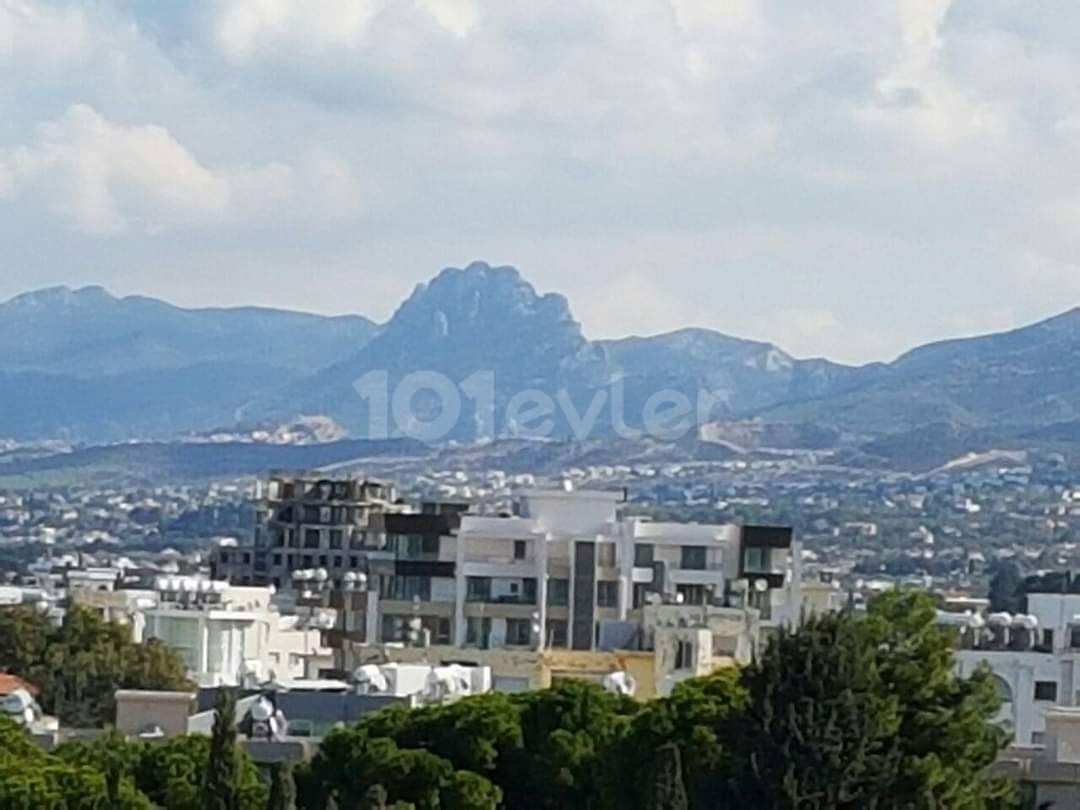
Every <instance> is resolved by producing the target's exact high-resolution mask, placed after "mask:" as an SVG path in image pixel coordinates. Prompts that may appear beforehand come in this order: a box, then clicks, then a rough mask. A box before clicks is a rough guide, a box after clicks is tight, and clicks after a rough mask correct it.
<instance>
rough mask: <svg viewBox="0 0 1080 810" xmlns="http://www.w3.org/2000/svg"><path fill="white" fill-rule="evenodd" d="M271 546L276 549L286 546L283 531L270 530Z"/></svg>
mask: <svg viewBox="0 0 1080 810" xmlns="http://www.w3.org/2000/svg"><path fill="white" fill-rule="evenodd" d="M270 545H272V546H273V547H274V548H281V547H282V546H283V545H285V532H283V531H282V530H281V529H271V530H270Z"/></svg>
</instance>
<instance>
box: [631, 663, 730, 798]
mask: <svg viewBox="0 0 1080 810" xmlns="http://www.w3.org/2000/svg"><path fill="white" fill-rule="evenodd" d="M747 700H748V698H747V693H746V689H745V688H744V687H743V685H742V683H741V681H740V673H739V671H738V670H737V669H734V668H732V669H725V670H721V671H719V672H716V673H714V674H712V675H709V676H707V677H704V678H694V679H691V680H688V681H683V682H682V683H680V684H678V685H677V686H676V687H675V689H674V690H672V693H671V695H670V696H669V697H668V698H666V699H664V700H654V701H651V702H649V703H648V704H646V705H645V706H644V707H643V708H642V710H641V711H640V712H639V713H638V714H637V715H636V716H635V717H634V718H633V721H632V725H631V729H630V732H629V734H628V735H627V738H626V740H625V741H624V743H623V745H622V747H621V753H620V767H619V768H618V769H617V771H616V773H615V774H614V777H615V779H614V784H613V785H612V790H613V791H614V792H615V794H616V795H617V796H619V797H620V804H619V806H620V807H634V806H636V804H637V803H639V802H640V801H641V799H640V797H641V796H643V795H645V794H646V792H647V791H648V789H649V787H650V785H651V774H652V769H653V763H654V760H655V757H656V752H657V751H658V750H659V749H660V748H661V747H662V746H663V745H665V744H666V743H668V742H671V743H674V744H675V745H676V746H678V748H679V753H680V758H681V763H682V774H683V783H684V785H685V786H686V790H687V794H688V799H689V804H690V807H694V808H698V807H700V808H713V807H714V806H715V801H716V797H717V796H718V795H720V794H721V793H722V792H723V791H724V790H726V789H727V778H728V774H729V772H730V770H731V748H732V746H731V744H730V742H731V740H732V739H733V737H734V736H735V735H736V734H737V733H738V731H737V722H738V721H739V719H740V718H741V717H742V714H743V712H744V711H745V709H746V707H747Z"/></svg>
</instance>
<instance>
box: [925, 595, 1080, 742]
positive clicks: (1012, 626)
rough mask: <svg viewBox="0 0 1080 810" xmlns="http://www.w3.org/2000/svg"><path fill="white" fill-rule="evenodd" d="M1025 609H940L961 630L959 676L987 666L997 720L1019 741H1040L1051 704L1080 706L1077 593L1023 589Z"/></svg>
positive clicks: (1079, 599)
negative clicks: (990, 611)
mask: <svg viewBox="0 0 1080 810" xmlns="http://www.w3.org/2000/svg"><path fill="white" fill-rule="evenodd" d="M1027 608H1028V612H1027V613H1026V614H1017V615H1015V616H1013V615H1010V614H1008V613H993V614H990V615H989V616H987V617H985V618H983V617H982V616H980V615H978V614H974V613H966V614H949V613H946V614H942V615H941V617H940V620H941V621H942V622H943V623H947V624H951V625H955V626H957V627H959V628H960V630H961V642H960V649H959V650H957V653H956V658H957V666H958V669H959V672H960V674H961V675H962V676H965V677H966V676H969V675H971V674H972V673H973V672H974V671H975V670H976V669H977V668H978V667H979V666H980V665H983V664H985V665H987V666H989V667H990V670H991V671H992V673H993V675H994V680H995V683H996V685H997V687H998V692H999V695H1000V697H1001V701H1002V706H1001V710H1000V713H999V717H998V719H999V721H1000V722H1001V723H1002V724H1003V725H1004V726H1005V727H1006V728H1008V729H1009V730H1010V731H1011V732H1012V733H1013V735H1014V741H1015V744H1016V745H1018V746H1021V747H1026V746H1038V745H1042V744H1043V743H1044V741H1045V738H1046V728H1047V722H1046V718H1047V715H1048V714H1049V713H1052V712H1053V711H1054V710H1055V708H1056V707H1062V706H1065V707H1074V706H1080V594H1062V593H1029V594H1028V596H1027Z"/></svg>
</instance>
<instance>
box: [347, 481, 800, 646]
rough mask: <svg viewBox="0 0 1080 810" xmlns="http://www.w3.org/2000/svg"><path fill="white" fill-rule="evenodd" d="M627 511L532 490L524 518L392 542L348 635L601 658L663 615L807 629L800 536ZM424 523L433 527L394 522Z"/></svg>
mask: <svg viewBox="0 0 1080 810" xmlns="http://www.w3.org/2000/svg"><path fill="white" fill-rule="evenodd" d="M623 501H624V494H623V493H621V492H606V491H575V490H572V489H569V488H564V489H557V490H528V491H526V492H524V493H522V494H521V495H520V496H519V498H518V499H517V501H516V503H515V507H514V510H513V514H506V515H472V514H467V513H466V514H460V513H458V514H456V517H458V518H460V523H459V524H458V523H457V520H455V521H454V522H453V523H448V522H444V523H443V528H442V529H439V530H437V531H436V530H435V529H432V530H431V531H430V532H429V533H426V534H415V535H414V534H407V535H398V534H395V533H393V532H391V533H389V534H388V535H387V538H386V548H385V550H384V551H383V552H374V553H371V554H369V558H370V559H371V561H372V567H371V572H372V573H369V574H364V575H357V576H353V577H350V578H348V579H346V581H345V583H344V584H345V587H346V588H348V589H349V590H348V591H346V593H345V595H344V597H343V599H342V601H341V602H340V604H341V606H342V607H343V608H344V610H343V612H342V624H341V625H339V631H340V632H341V633H342V634H343V636H344V638H345V639H347V640H351V641H354V642H359V643H368V644H374V643H386V642H405V641H409V640H410V639H412V640H415V637H416V635H417V633H418V632H419V633H421V634H423V635H424V637H425V638H426V642H427V643H434V644H441V645H452V646H456V647H461V648H469V647H472V648H481V649H491V648H503V647H507V648H514V647H518V648H529V649H533V650H543V649H547V648H553V649H559V648H565V649H570V650H580V651H588V650H594V649H597V648H598V643H599V640H600V637H601V635H602V634H604V633H609V634H610V633H614V634H615V635H616V636H617V635H619V634H620V633H621V634H622V635H623V636H624V637H627V636H629V635H632V634H633V632H635V630H637V631H638V632H640V628H641V626H642V618H643V609H644V608H645V607H646V605H648V604H652V603H664V602H666V603H670V604H682V605H686V606H695V605H699V606H702V607H706V606H728V607H739V608H741V607H753V608H755V609H757V611H758V612H759V613H760V616H761V618H762V620H763V624H765V625H766V626H767V625H769V624H772V625H773V626H775V625H777V624H778V623H781V622H786V621H792V622H793V621H795V620H796V619H797V618H798V612H799V607H798V606H799V604H800V600H801V595H800V589H799V584H800V573H799V547H798V543H797V542H795V541H793V540H792V533H791V530H790V529H782V528H773V527H749V526H744V527H740V526H735V525H699V524H689V523H667V522H653V521H650V520H646V519H643V518H625V517H623V516H622V515H621V513H620V512H621V505H622V503H623ZM420 517H427V518H429V519H433V515H426V516H398V517H397V518H395V519H394V520H395V521H401V526H402V527H405V526H407V525H410V524H409V521H410V520H412V521H414V522H418V521H419V518H420ZM455 524H456V527H455ZM391 525H392V524H391V523H388V527H389V526H391ZM417 525H419V524H417ZM385 554H390V555H391V556H390V558H389V559H388V560H383V559H382V556H385ZM387 565H389V566H390V567H389V568H387V567H386V566H387ZM375 571H382V572H385V573H378V574H376V573H374V572H375Z"/></svg>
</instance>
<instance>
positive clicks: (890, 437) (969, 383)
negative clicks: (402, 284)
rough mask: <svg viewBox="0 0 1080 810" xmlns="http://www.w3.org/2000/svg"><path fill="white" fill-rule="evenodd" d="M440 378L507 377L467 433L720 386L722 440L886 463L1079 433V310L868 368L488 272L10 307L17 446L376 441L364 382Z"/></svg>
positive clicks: (7, 409) (29, 297)
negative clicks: (278, 431)
mask: <svg viewBox="0 0 1080 810" xmlns="http://www.w3.org/2000/svg"><path fill="white" fill-rule="evenodd" d="M424 371H430V372H435V373H437V374H439V375H443V377H444V378H446V379H449V380H450V381H451V382H453V383H455V384H457V385H459V386H460V384H461V383H462V382H463V381H465V380H466V379H469V378H470V377H473V375H475V374H477V373H478V372H480V373H487V374H491V375H493V387H494V390H493V400H494V411H495V423H494V425H492V424H488V423H486V419H485V412H484V410H483V409H481V410H479V411H478V410H477V408H476V407H475V406H476V403H475V400H474V398H471V397H469V396H464V395H462V396H461V399H460V406H461V413H460V415H459V416H458V418H457V419H456V420H453V424H452V429H451V430H450V432H449V433H447V434H445V435H444V438H455V439H461V440H470V439H474V438H476V437H477V436H478V435H491V434H492V432H494V434H495V435H496V436H503V435H507V434H510V433H512V432H513V430H514V428H515V427H519V426H518V425H514V424H511V423H508V422H507V406H508V404H509V403H510V402H511V401H512V400H513V398H514V397H515V396H516V395H519V394H522V393H524V392H527V391H529V390H537V391H540V392H542V393H543V394H545V395H547V396H548V397H551V398H552V400H556V401H557V402H558V403H559V405H558V407H557V408H556V410H555V412H553V413H550V414H542V415H540V416H539V417H535V418H534V419H533V422H532V426H535V424H536V423H537V422H538V421H540V419H543V418H547V417H550V419H551V420H552V423H553V429H552V432H551V435H553V436H555V437H559V436H563V437H565V436H570V435H573V431H572V430H571V428H572V425H573V422H574V419H575V417H578V418H580V417H582V416H584V415H585V414H586V412H587V411H588V408H589V406H590V404H592V405H596V404H599V405H600V408H599V410H598V412H597V414H596V420H595V424H594V426H593V427H592V429H591V430H590V431H588V433H587V435H588V436H590V437H592V438H598V437H603V436H610V434H611V431H612V424H613V422H612V398H613V396H614V394H613V391H615V390H621V392H622V405H623V410H622V413H621V417H622V419H623V420H624V421H625V422H626V423H627V424H628V425H629V426H631V427H640V426H641V422H642V413H643V411H644V410H645V407H646V404H647V403H648V401H649V399H650V397H652V396H653V395H654V394H656V393H658V392H661V391H665V390H674V391H678V392H680V393H682V394H684V395H685V396H686V397H688V398H689V399H690V401H691V402H692V403H694V404H696V403H697V398H698V394H699V392H708V393H709V394H711V395H712V397H713V400H714V402H713V405H712V408H711V410H710V411H709V412H708V413H707V415H706V421H717V422H722V423H724V424H722V425H720V426H718V427H717V429H715V430H713V431H712V435H714V436H715V437H717V438H718V439H723V440H725V441H728V440H730V441H731V443H732V444H733V445H734V446H739V445H740V441H745V442H747V443H748V444H747V446H776V445H777V443H783V442H786V441H790V442H791V446H792V447H813V448H815V449H820V448H824V447H833V446H842V447H845V448H849V449H851V450H852V451H853V452H856V453H859V454H862V455H863V456H866V457H870V458H878V457H882V458H883V457H886V456H888V455H896V454H897V453H900V452H901V449H900V448H901V446H906V447H912V446H915V447H918V446H922V447H925V448H927V450H930V449H932V448H933V447H934V446H935V445H937V446H942V447H944V446H946V445H947V447H948V449H949V452H953V451H958V450H985V449H988V448H987V447H985V446H983V445H984V443H986V442H994V441H1000V442H1002V443H1003V444H1008V445H1009V446H1016V445H1017V444H1022V443H1023V442H1025V441H1046V440H1051V441H1053V442H1055V443H1068V442H1077V441H1080V433H1078V430H1077V428H1076V425H1078V424H1080V310H1073V311H1071V312H1067V313H1065V314H1063V315H1061V316H1058V317H1056V318H1051V319H1049V320H1047V321H1044V322H1042V323H1038V324H1035V325H1032V326H1029V327H1025V328H1022V329H1016V330H1012V331H1010V332H1006V333H1001V334H995V335H984V336H980V337H974V338H965V339H959V340H950V341H944V342H941V343H935V344H930V345H927V346H923V347H920V348H917V349H914V350H912V351H911V352H908V353H907V354H905V355H904V356H902V357H900V358H898V359H897V360H896V361H894V362H893V363H889V364H883V363H876V364H871V365H867V366H862V367H858V368H855V367H848V366H843V365H839V364H836V363H831V362H829V361H828V360H823V359H811V360H800V359H796V358H793V357H792V356H790V355H789V354H787V353H785V352H784V351H783V350H781V349H780V348H778V347H777V346H775V345H773V344H771V343H767V342H761V341H751V340H742V339H739V338H735V337H731V336H729V335H724V334H721V333H719V332H713V331H709V330H705V329H682V330H678V331H675V332H671V333H667V334H662V335H656V336H652V337H629V338H624V339H620V340H601V341H593V342H590V341H589V340H587V339H586V338H585V336H584V335H583V333H582V329H581V326H580V325H579V324H578V322H577V321H576V320H575V319H574V317H573V314H572V313H571V310H570V306H569V304H568V302H567V301H566V299H565V298H564V297H562V296H561V295H558V294H554V293H548V294H544V295H541V294H539V293H538V292H537V291H536V290H535V289H534V288H533V286H532V285H531V284H529V283H528V281H526V280H525V279H524V278H522V276H521V275H520V274H519V273H518V271H517V270H515V269H513V268H511V267H492V266H490V265H487V264H484V263H482V262H475V263H473V264H471V265H469V266H468V267H466V268H464V269H456V268H447V269H446V270H443V271H442V272H441V273H439V274H438V275H437V276H436V277H435V278H434V279H432V280H431V281H430V282H429V283H427V284H422V285H419V286H418V287H417V288H416V289H415V291H414V292H413V293H412V295H410V296H409V298H408V299H407V300H405V301H404V302H403V303H402V304H401V305H400V307H399V308H398V310H397V312H396V313H395V314H394V316H393V318H392V319H391V320H390V321H389V322H388V323H387V324H385V325H384V326H381V327H376V326H374V325H373V324H372V323H371V322H370V321H368V320H367V319H365V318H362V317H359V316H355V317H354V316H350V317H343V318H321V317H319V316H314V315H306V314H301V313H294V312H284V311H278V310H267V309H257V308H243V309H205V310H187V309H181V308H178V307H174V306H171V305H169V304H166V303H163V302H161V301H155V300H153V299H149V298H138V297H131V298H123V299H118V298H115V297H113V296H111V295H109V294H108V293H107V292H105V291H104V290H102V289H101V288H96V287H90V288H85V289H82V290H70V289H67V288H53V289H48V290H42V291H40V292H36V293H29V294H26V295H23V296H19V297H18V298H15V299H13V300H11V301H9V302H7V303H4V304H0V383H2V384H3V385H4V388H3V393H2V394H0V436H15V437H52V436H65V437H74V438H78V439H84V440H88V441H103V440H112V439H117V438H122V439H127V438H138V437H144V436H149V437H167V436H170V435H175V434H177V433H182V432H188V431H199V430H205V429H209V428H215V427H228V426H229V425H234V424H242V425H250V424H252V423H253V422H270V423H280V422H286V421H289V420H291V419H293V418H294V417H296V416H299V415H326V416H328V417H331V418H332V419H334V420H335V421H336V422H338V423H340V424H342V425H344V426H345V427H346V428H348V429H349V431H350V433H351V435H353V436H355V437H358V438H364V437H370V436H376V437H377V436H379V435H381V434H380V432H379V430H378V428H385V427H387V426H386V424H385V423H384V422H382V421H381V420H380V419H379V418H378V417H379V416H381V415H380V414H378V413H376V414H375V417H376V418H374V419H373V416H372V414H371V413H370V412H369V407H370V405H371V403H372V402H374V401H376V400H370V395H371V394H372V393H374V392H375V391H376V389H377V387H378V386H377V384H378V378H377V377H372V376H367V377H366V379H367V380H368V390H367V393H368V394H369V400H370V401H369V400H365V399H364V398H363V397H362V396H361V395H360V393H358V391H357V390H356V388H355V384H356V383H357V381H359V380H361V379H363V378H365V376H366V375H372V374H373V373H374V374H376V375H377V374H380V373H385V376H386V385H385V389H384V390H385V394H386V395H387V397H388V398H389V397H390V396H392V394H393V392H394V390H395V388H396V386H397V385H398V383H399V382H400V381H401V380H402V379H404V378H405V377H407V376H408V375H411V374H414V373H416V372H424ZM473 381H474V383H478V382H479V380H478V379H477V378H473ZM616 384H617V385H616ZM458 391H459V393H460V388H459V389H458ZM475 393H476V391H475V390H474V394H475ZM567 403H569V406H570V407H571V409H572V412H571V413H570V415H569V416H567V414H566V405H567ZM388 404H389V403H388ZM411 407H412V411H413V417H412V418H414V419H417V420H419V421H427V420H431V419H434V418H435V417H437V416H438V415H439V413H440V410H439V408H440V401H439V400H438V398H436V397H434V396H432V394H431V392H430V391H426V392H425V391H421V392H419V393H418V394H417V395H416V396H415V397H413V399H412V401H411ZM373 427H374V428H377V429H376V430H375V431H372V428H373ZM390 428H391V430H390V435H395V434H394V431H393V429H392V428H393V423H391V425H390ZM725 437H727V438H725ZM785 437H786V438H785ZM1006 440H1007V441H1006ZM859 448H863V449H859ZM923 455H925V453H924V454H923ZM906 463H909V464H915V463H916V460H915V459H914V458H910V459H908V461H907V462H906Z"/></svg>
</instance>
